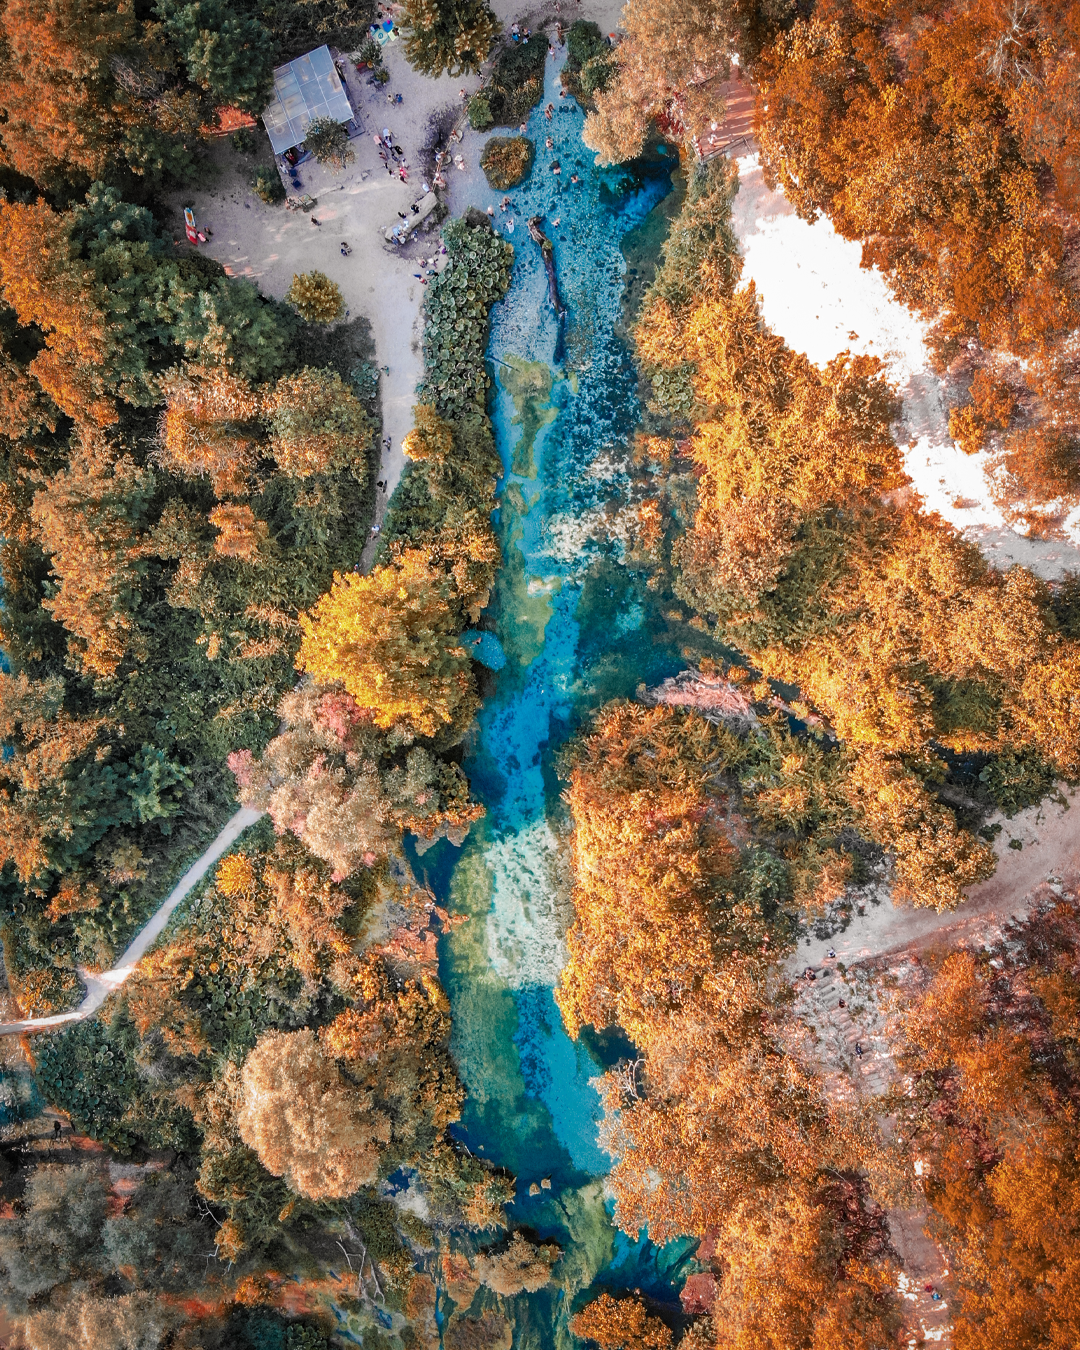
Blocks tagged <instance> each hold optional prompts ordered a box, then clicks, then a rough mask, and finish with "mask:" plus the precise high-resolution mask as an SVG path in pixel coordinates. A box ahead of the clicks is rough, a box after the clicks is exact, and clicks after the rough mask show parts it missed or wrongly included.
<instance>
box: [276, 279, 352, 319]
mask: <svg viewBox="0 0 1080 1350" xmlns="http://www.w3.org/2000/svg"><path fill="white" fill-rule="evenodd" d="M285 299H286V301H287V302H288V303H289V304H290V305H292V307H293V309H295V310H296V312H297V314H299V315H300V317H301V318H302V319H306V320H307V321H308V323H333V322H334V321H335V320H336V319H341V318H344V316H345V301H344V300H343V299H342V297H341V288H340V287H339V286H338V284H337V282H336V281H331V280H330V278H329V277H328V276H327V275H326V273H325V272H297V273H294V274H293V279H292V282H291V283H290V285H289V289H288V290H287V291H286V292H285Z"/></svg>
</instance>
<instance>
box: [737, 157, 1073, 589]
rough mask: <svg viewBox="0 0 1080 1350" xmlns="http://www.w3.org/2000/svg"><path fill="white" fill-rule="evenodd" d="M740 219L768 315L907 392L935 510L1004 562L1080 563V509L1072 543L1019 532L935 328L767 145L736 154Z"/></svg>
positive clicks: (911, 462)
mask: <svg viewBox="0 0 1080 1350" xmlns="http://www.w3.org/2000/svg"><path fill="white" fill-rule="evenodd" d="M736 163H737V164H738V166H739V183H740V186H739V192H738V194H737V196H736V197H735V202H734V206H733V211H732V223H733V226H734V229H735V234H736V236H737V238H738V240H739V246H740V248H741V250H742V254H743V258H744V260H745V266H744V269H743V284H744V285H745V284H748V283H749V282H750V281H751V280H753V281H754V282H755V283H756V285H757V288H758V292H759V294H760V296H761V309H762V314H763V316H764V318H765V321H766V323H768V324H769V326H770V327H771V328H772V329H773V330H774V331H775V332H777V333H779V334H780V335H781V336H782V337H783V338H784V339H785V341H786V342H788V344H789V345H790V346H792V347H794V348H795V349H796V350H797V351H802V352H805V353H806V355H807V356H809V358H810V359H811V360H812V361H814V362H816V363H817V364H824V363H825V362H827V361H829V360H831V359H832V358H833V357H834V356H835V355H836V354H837V353H838V352H841V351H845V350H850V351H852V352H857V353H865V354H868V355H873V356H878V357H880V358H881V360H882V361H883V362H884V363H885V367H886V372H887V374H888V377H889V378H890V379H891V380H892V381H893V382H894V383H895V385H896V386H897V388H898V389H899V392H900V395H901V397H902V399H903V416H902V419H901V422H900V424H899V426H898V428H897V440H898V443H899V445H900V448H901V451H902V453H903V455H904V462H905V467H906V469H907V472H908V473H909V474H910V476H911V479H912V482H913V483H914V485H915V488H916V491H917V492H918V493H919V496H920V497H921V498H922V501H923V504H924V506H925V509H926V510H928V511H936V512H938V513H939V514H940V515H941V516H942V517H943V518H944V519H945V520H948V521H950V522H951V523H952V524H953V525H955V526H956V528H957V529H959V530H962V531H963V532H964V533H965V534H966V536H967V537H968V538H970V539H972V540H973V541H974V542H975V543H977V544H978V545H979V546H980V548H981V549H982V550H983V552H984V554H985V556H986V557H987V558H988V559H989V561H990V562H992V563H993V564H994V565H995V566H996V567H1000V568H1002V569H1004V568H1007V567H1010V566H1012V565H1013V564H1016V563H1020V564H1022V565H1023V566H1025V567H1029V568H1031V570H1032V571H1033V572H1036V573H1038V574H1039V575H1040V576H1042V577H1045V578H1046V579H1047V580H1055V579H1058V578H1060V577H1061V576H1062V575H1063V573H1065V572H1066V571H1077V570H1080V511H1075V512H1073V513H1072V515H1071V516H1070V517H1069V518H1068V520H1067V521H1066V523H1065V533H1066V536H1067V537H1066V538H1065V539H1062V540H1042V539H1029V538H1027V537H1026V536H1024V535H1021V534H1018V533H1016V531H1014V530H1012V529H1010V528H1009V526H1008V525H1007V523H1006V521H1005V519H1004V517H1003V516H1002V513H1001V511H1000V510H999V509H998V507H997V506H996V505H995V504H994V502H993V500H992V499H991V495H990V482H989V479H988V477H987V465H988V460H989V458H990V452H989V451H983V452H982V453H980V454H978V455H965V454H964V453H963V451H961V450H960V449H959V448H958V447H957V446H956V445H955V444H954V442H953V440H952V438H951V437H950V436H949V405H950V403H957V402H960V401H961V397H960V395H959V392H958V391H956V390H952V389H950V387H949V385H948V383H947V382H946V381H943V380H942V379H941V378H940V377H939V376H938V375H937V374H936V373H935V372H934V371H933V369H932V368H931V365H930V360H929V355H928V352H927V348H926V342H925V334H926V328H925V325H924V324H923V323H922V322H921V321H920V320H919V319H917V318H916V317H915V316H914V315H913V314H912V313H911V312H910V310H908V309H907V308H905V306H903V305H902V304H900V303H899V301H897V300H895V299H893V297H892V295H891V294H890V292H889V289H888V287H887V285H886V283H885V278H884V277H883V276H882V274H881V273H880V272H879V271H878V270H877V269H876V268H874V269H868V268H864V267H862V266H860V259H861V256H862V250H861V247H860V245H859V244H857V243H853V242H849V241H848V240H845V239H842V238H841V237H840V236H839V235H838V234H837V233H836V231H835V230H834V229H833V227H832V225H831V223H830V222H829V221H828V220H827V219H826V218H825V217H824V216H821V217H819V218H818V219H817V220H816V221H815V222H814V223H813V224H810V223H809V222H808V221H805V220H800V219H799V217H798V216H796V215H795V212H794V208H793V207H792V205H791V203H790V202H789V201H788V200H787V198H786V197H785V196H784V194H783V193H782V192H780V191H776V192H773V191H771V190H770V189H769V188H768V187H767V186H766V184H765V179H764V175H763V173H762V170H761V164H760V161H759V158H758V154H757V152H756V151H752V152H750V153H748V154H746V155H743V156H742V157H741V158H739V159H737V160H736Z"/></svg>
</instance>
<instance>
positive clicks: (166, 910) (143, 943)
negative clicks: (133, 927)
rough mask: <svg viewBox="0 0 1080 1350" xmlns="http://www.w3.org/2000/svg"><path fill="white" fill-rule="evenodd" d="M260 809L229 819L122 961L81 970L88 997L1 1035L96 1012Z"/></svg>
mask: <svg viewBox="0 0 1080 1350" xmlns="http://www.w3.org/2000/svg"><path fill="white" fill-rule="evenodd" d="M261 815H262V812H261V811H254V810H252V809H251V807H249V806H243V807H241V808H240V810H239V811H237V812H236V814H235V815H234V816H233V817H232V818H231V819H230V820H229V822H228V824H227V825H226V826H225V828H224V829H223V830H222V831H221V833H220V834H219V835H218V837H217V838H216V839H215V840H214V842H213V843H212V844H211V845H210V847H209V848H208V849H207V850H206V852H205V853H203V855H202V856H201V857H200V858H198V859H197V860H196V861H195V862H193V863H192V864H191V866H190V867H189V868H188V870H187V871H186V872H185V873H184V875H183V876H182V877H181V878H180V880H179V881H178V882H177V884H176V885H175V886H174V887H173V889H172V890H171V891H170V892H169V894H168V896H167V897H166V898H165V900H164V901H163V902H162V904H161V906H160V907H159V908H158V910H157V911H156V913H155V914H154V915H153V917H152V918H151V919H150V920H149V922H148V923H147V924H146V925H145V926H144V927H143V928H142V929H140V930H139V932H138V934H137V935H136V937H135V938H134V939H133V940H132V942H131V943H130V945H129V946H128V948H127V950H126V951H125V952H124V954H123V955H122V956H121V957H120V960H119V961H118V962H117V963H116V965H115V966H113V968H112V970H106V971H102V972H101V974H98V975H94V974H91V973H90V971H87V970H82V969H80V970H79V978H80V979H81V980H82V982H83V983H84V984H85V985H86V991H87V992H86V997H85V998H84V999H83V1001H82V1002H81V1003H80V1004H79V1006H78V1007H77V1008H75V1009H73V1010H72V1011H71V1012H66V1013H57V1014H56V1015H55V1016H53V1017H27V1018H24V1019H23V1020H22V1021H21V1022H2V1023H0V1036H19V1035H22V1033H23V1032H26V1031H48V1030H49V1029H50V1028H51V1027H60V1026H63V1025H64V1024H65V1023H67V1022H81V1021H82V1020H83V1018H85V1017H89V1016H90V1015H91V1013H95V1012H97V1010H98V1009H99V1008H100V1007H101V1005H102V1004H103V1003H104V1002H105V1000H106V999H107V998H108V996H109V995H110V994H111V993H112V992H113V990H114V989H119V988H120V986H121V985H122V984H123V983H124V981H125V980H127V979H128V977H129V976H130V975H131V973H132V972H133V971H134V969H135V967H136V966H137V965H138V963H139V962H140V961H141V960H142V958H143V957H144V956H145V955H146V953H147V952H148V951H149V950H150V948H151V947H152V946H153V945H154V943H155V942H156V941H157V939H158V938H159V937H160V936H161V934H162V933H163V932H164V931H165V925H166V924H167V923H168V922H169V919H170V918H171V917H172V914H173V911H174V910H175V909H176V907H177V905H179V903H180V902H181V900H183V899H184V898H185V897H186V896H187V895H188V894H189V893H190V892H191V890H192V888H193V887H194V886H195V885H196V884H197V883H198V882H200V881H201V880H202V879H203V877H204V876H206V874H207V872H208V871H209V870H210V868H211V867H212V866H213V865H214V863H216V862H217V860H218V859H219V858H220V857H221V856H222V854H223V853H226V852H227V851H228V850H229V849H230V848H231V847H232V846H233V844H234V843H235V842H236V841H237V839H238V838H239V837H240V835H241V834H243V832H244V831H245V830H246V829H247V828H248V826H249V825H254V823H255V822H256V821H257V820H258V819H259V818H260V817H261Z"/></svg>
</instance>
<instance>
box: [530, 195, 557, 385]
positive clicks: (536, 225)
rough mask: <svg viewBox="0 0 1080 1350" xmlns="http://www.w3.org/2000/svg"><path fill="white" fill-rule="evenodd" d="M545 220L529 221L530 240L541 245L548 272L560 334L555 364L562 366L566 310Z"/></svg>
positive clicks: (538, 217)
mask: <svg viewBox="0 0 1080 1350" xmlns="http://www.w3.org/2000/svg"><path fill="white" fill-rule="evenodd" d="M543 218H544V217H543V216H533V217H532V219H531V220H530V221H529V238H530V239H532V240H533V242H534V243H537V244H539V245H540V254H541V256H542V257H543V259H544V270H545V271H546V272H547V279H548V300H549V301H550V302H551V308H552V309H553V310H554V311H555V318H556V319H557V320H558V324H559V330H558V334H557V336H556V338H555V364H556V365H561V364H562V360H563V357H564V355H565V343H564V333H563V329H564V326H565V320H566V309H565V307H564V305H563V303H562V301H561V300H560V299H559V278H558V277H557V276H556V274H555V246H554V244H552V242H551V240H550V239H549V238H548V237H547V235H546V234H545V233H544V231H543V230H542V229H541V228H540V222H541V221H542V220H543Z"/></svg>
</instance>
